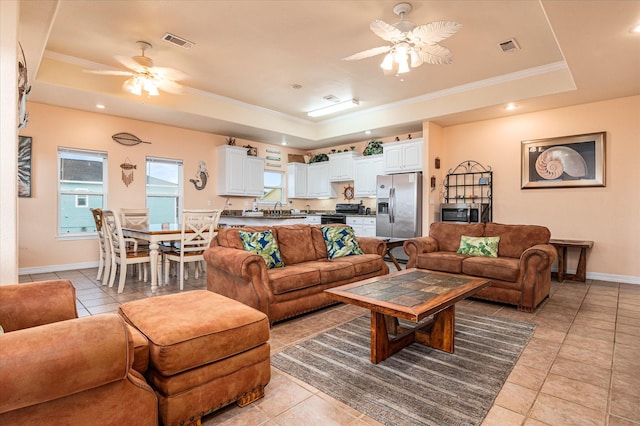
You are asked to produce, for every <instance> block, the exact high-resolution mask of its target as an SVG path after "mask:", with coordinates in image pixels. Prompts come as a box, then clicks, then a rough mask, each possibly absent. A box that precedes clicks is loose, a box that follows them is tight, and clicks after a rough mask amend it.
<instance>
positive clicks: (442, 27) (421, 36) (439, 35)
mask: <svg viewBox="0 0 640 426" xmlns="http://www.w3.org/2000/svg"><path fill="white" fill-rule="evenodd" d="M460 28H462V25H461V24H458V23H457V22H449V21H437V22H431V23H429V24H425V25H420V26H419V27H415V28H414V29H413V30H411V32H409V33H408V34H407V38H408V39H409V41H410V42H411V43H413V44H416V45H418V46H421V45H429V44H435V43H437V42H439V41H442V40H444V39H446V38H449V37H451V36H452V35H454V34H455V33H456V32H457V31H458V30H459V29H460Z"/></svg>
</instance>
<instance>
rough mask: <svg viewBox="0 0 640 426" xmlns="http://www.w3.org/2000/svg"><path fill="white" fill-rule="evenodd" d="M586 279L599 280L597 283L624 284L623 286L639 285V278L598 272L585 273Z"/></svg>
mask: <svg viewBox="0 0 640 426" xmlns="http://www.w3.org/2000/svg"><path fill="white" fill-rule="evenodd" d="M587 279H589V280H599V281H612V282H616V283H625V284H640V277H634V276H633V275H617V274H603V273H600V272H587Z"/></svg>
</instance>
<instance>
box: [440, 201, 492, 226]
mask: <svg viewBox="0 0 640 426" xmlns="http://www.w3.org/2000/svg"><path fill="white" fill-rule="evenodd" d="M489 213H490V212H489V204H484V203H482V204H479V203H476V204H467V203H458V204H442V205H441V207H440V220H441V221H442V222H458V223H486V222H488V221H489V216H490V215H489Z"/></svg>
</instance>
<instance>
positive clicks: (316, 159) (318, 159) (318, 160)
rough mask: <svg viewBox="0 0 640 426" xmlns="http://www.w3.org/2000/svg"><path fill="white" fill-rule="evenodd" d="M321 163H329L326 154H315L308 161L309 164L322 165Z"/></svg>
mask: <svg viewBox="0 0 640 426" xmlns="http://www.w3.org/2000/svg"><path fill="white" fill-rule="evenodd" d="M323 161H329V156H328V155H327V154H316V155H314V156H313V157H311V159H310V160H309V164H311V163H322V162H323Z"/></svg>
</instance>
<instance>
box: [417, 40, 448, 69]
mask: <svg viewBox="0 0 640 426" xmlns="http://www.w3.org/2000/svg"><path fill="white" fill-rule="evenodd" d="M414 50H415V51H416V52H417V53H418V55H420V59H422V62H426V63H429V64H434V65H441V64H450V63H451V61H452V60H453V55H452V54H451V51H450V50H449V49H447V48H446V47H444V46H440V45H439V44H432V45H429V46H416V47H415V48H414Z"/></svg>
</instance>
